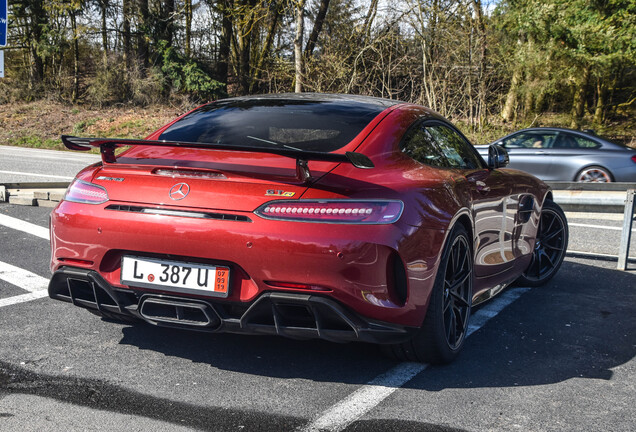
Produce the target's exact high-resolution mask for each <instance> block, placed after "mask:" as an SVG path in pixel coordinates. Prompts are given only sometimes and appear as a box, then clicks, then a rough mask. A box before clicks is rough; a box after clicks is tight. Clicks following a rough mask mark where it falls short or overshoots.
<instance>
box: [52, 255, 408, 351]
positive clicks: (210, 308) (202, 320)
mask: <svg viewBox="0 0 636 432" xmlns="http://www.w3.org/2000/svg"><path fill="white" fill-rule="evenodd" d="M49 296H50V297H51V298H52V299H55V300H61V301H65V302H69V303H73V304H74V305H75V306H79V307H82V308H85V309H89V310H92V311H95V312H98V313H101V314H103V315H106V316H114V317H121V318H136V319H141V320H144V321H146V322H148V323H149V324H152V325H156V326H163V327H172V328H185V329H191V330H199V331H206V332H215V333H222V332H225V333H242V334H253V335H279V336H285V337H288V338H293V339H312V338H319V339H325V340H328V341H332V342H349V341H361V342H372V343H396V342H401V341H405V340H407V339H408V338H410V337H411V336H412V334H413V332H414V331H415V330H416V329H415V328H412V327H405V326H399V325H395V324H390V323H384V322H379V321H372V320H369V319H366V318H364V317H361V316H359V315H358V314H355V313H354V312H352V311H350V310H348V309H347V308H345V307H343V306H342V305H340V304H339V303H338V302H336V301H334V300H332V299H329V298H326V297H322V296H318V295H310V294H298V293H273V292H266V293H263V294H261V295H260V296H259V297H258V298H256V299H255V300H254V301H252V302H249V303H242V302H241V303H236V302H229V301H222V300H217V299H206V300H202V299H193V298H187V297H179V296H174V295H171V296H168V295H160V294H149V293H147V292H143V291H136V290H131V289H121V288H116V287H113V286H111V285H110V284H109V283H108V282H106V280H104V278H102V277H101V276H100V275H99V273H97V272H95V271H92V270H85V269H78V268H72V267H64V268H62V269H60V270H58V271H56V272H55V273H54V274H53V277H52V278H51V282H50V284H49Z"/></svg>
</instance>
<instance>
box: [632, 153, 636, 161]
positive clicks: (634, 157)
mask: <svg viewBox="0 0 636 432" xmlns="http://www.w3.org/2000/svg"><path fill="white" fill-rule="evenodd" d="M632 162H634V163H636V155H634V156H632Z"/></svg>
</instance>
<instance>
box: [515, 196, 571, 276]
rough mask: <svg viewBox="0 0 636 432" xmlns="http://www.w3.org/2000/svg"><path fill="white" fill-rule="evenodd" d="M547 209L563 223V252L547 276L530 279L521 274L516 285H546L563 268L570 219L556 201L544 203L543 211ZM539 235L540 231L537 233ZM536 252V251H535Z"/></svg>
mask: <svg viewBox="0 0 636 432" xmlns="http://www.w3.org/2000/svg"><path fill="white" fill-rule="evenodd" d="M545 209H547V210H548V211H551V212H553V213H555V214H556V215H557V216H558V217H559V218H560V219H561V222H562V224H563V230H564V233H563V236H564V237H565V239H564V244H563V248H564V250H563V252H562V253H561V255H560V256H559V261H558V263H557V264H556V265H555V266H554V267H553V268H552V270H551V271H550V273H549V274H547V275H546V277H544V278H543V279H540V280H536V279H530V278H527V277H526V276H525V274H521V275H520V276H519V278H517V280H516V281H515V285H520V286H521V285H523V286H530V287H538V286H542V285H545V284H546V283H547V282H548V281H549V280H550V279H552V278H553V277H554V275H556V274H557V273H558V271H559V268H561V264H563V259H564V258H565V252H566V250H567V245H568V241H569V236H570V233H569V230H568V221H567V218H566V217H565V213H564V212H563V210H562V209H561V207H559V205H558V204H556V203H554V202H553V201H546V202H545V203H544V204H543V209H541V212H542V213H543V211H544V210H545ZM537 235H538V233H537ZM533 253H534V251H533ZM527 270H528V269H526V270H524V273H525V272H526V271H527Z"/></svg>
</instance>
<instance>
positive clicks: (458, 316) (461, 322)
mask: <svg viewBox="0 0 636 432" xmlns="http://www.w3.org/2000/svg"><path fill="white" fill-rule="evenodd" d="M463 315H464V314H463V313H462V312H461V311H460V310H458V311H457V312H456V313H455V317H456V319H457V329H459V330H460V333H459V336H460V337H461V335H462V334H464V330H465V327H464V326H465V325H466V322H465V321H464V316H463Z"/></svg>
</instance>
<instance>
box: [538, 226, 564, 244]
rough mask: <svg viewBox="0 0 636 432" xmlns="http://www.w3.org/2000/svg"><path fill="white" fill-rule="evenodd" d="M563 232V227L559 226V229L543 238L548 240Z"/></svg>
mask: <svg viewBox="0 0 636 432" xmlns="http://www.w3.org/2000/svg"><path fill="white" fill-rule="evenodd" d="M562 232H563V227H561V228H559V229H558V230H555V231H554V232H551V233H550V234H549V235H547V236H545V237H544V238H543V239H542V240H543V241H544V242H546V241H548V240H552V239H553V238H554V237H556V236H557V235H559V234H561V233H562Z"/></svg>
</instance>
